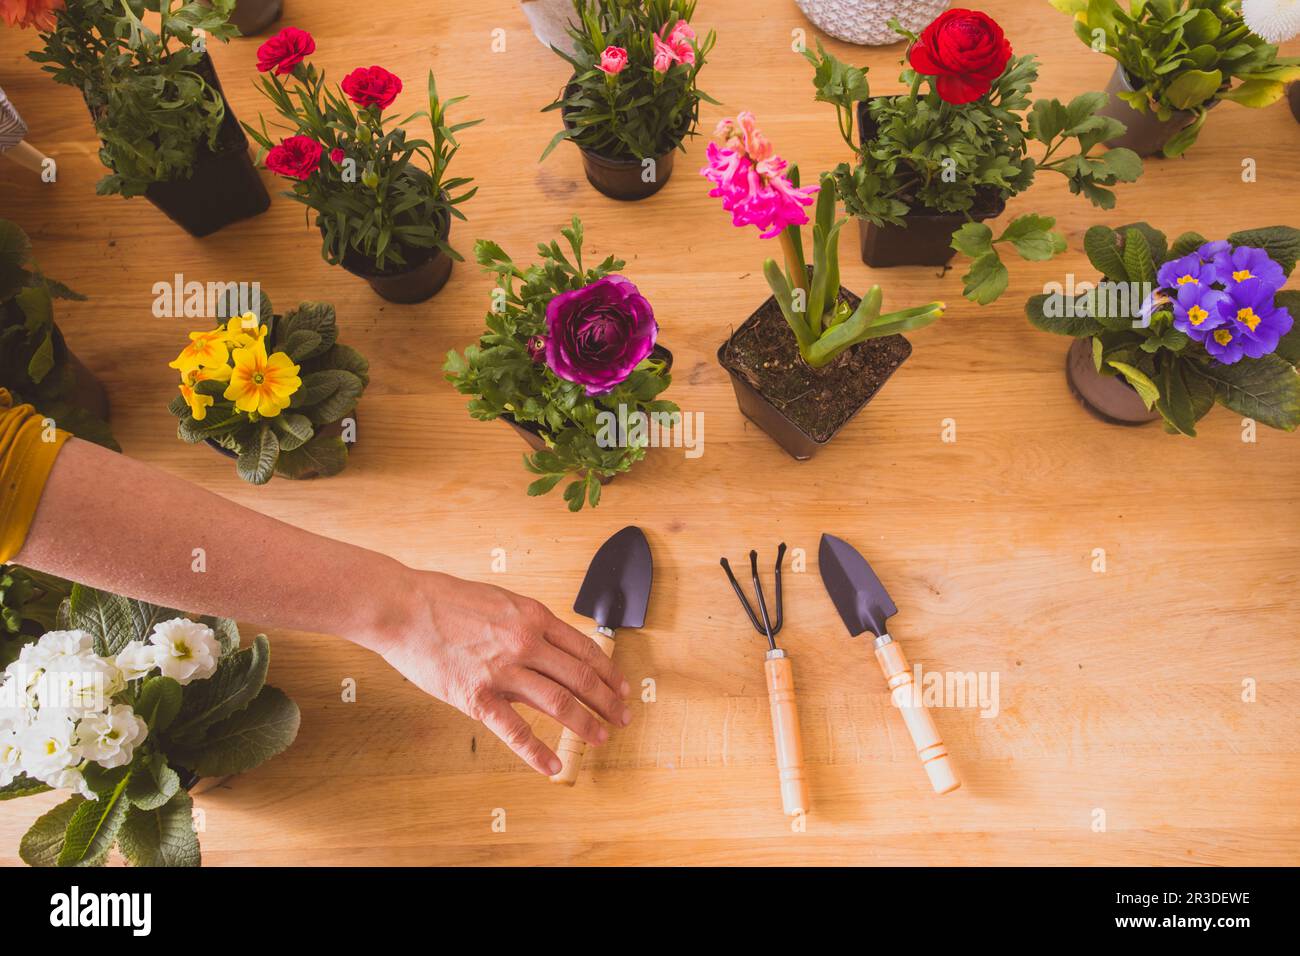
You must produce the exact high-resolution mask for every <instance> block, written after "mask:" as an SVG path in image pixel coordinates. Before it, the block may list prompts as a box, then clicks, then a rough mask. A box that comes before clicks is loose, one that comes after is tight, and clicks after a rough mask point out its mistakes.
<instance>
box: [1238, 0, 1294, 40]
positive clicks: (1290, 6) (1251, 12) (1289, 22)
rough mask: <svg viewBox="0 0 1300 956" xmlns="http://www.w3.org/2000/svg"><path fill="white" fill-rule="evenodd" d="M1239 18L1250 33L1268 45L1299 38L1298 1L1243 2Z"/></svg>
mask: <svg viewBox="0 0 1300 956" xmlns="http://www.w3.org/2000/svg"><path fill="white" fill-rule="evenodd" d="M1241 16H1242V18H1243V19H1244V20H1245V21H1246V26H1248V27H1250V32H1251V33H1253V34H1255V35H1256V36H1258V37H1261V38H1263V39H1265V40H1267V41H1268V42H1269V43H1285V42H1286V41H1287V40H1290V39H1291V38H1292V37H1294V36H1300V0H1244V2H1243V3H1242V5H1241Z"/></svg>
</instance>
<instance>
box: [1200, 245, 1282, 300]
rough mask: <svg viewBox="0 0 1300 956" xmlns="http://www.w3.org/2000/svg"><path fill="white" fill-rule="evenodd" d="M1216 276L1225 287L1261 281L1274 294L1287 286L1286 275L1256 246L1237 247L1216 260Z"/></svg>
mask: <svg viewBox="0 0 1300 956" xmlns="http://www.w3.org/2000/svg"><path fill="white" fill-rule="evenodd" d="M1214 274H1215V276H1216V277H1217V278H1218V280H1219V281H1220V282H1222V283H1223V284H1224V285H1225V286H1229V287H1231V286H1232V285H1234V284H1235V283H1238V282H1246V281H1248V280H1250V279H1260V280H1262V281H1263V282H1264V284H1265V285H1267V286H1269V287H1270V288H1271V289H1272V290H1273V291H1274V292H1276V291H1277V290H1278V289H1280V288H1282V286H1284V285H1286V273H1285V272H1283V271H1282V267H1281V266H1280V265H1278V264H1277V263H1276V262H1274V261H1273V260H1272V259H1271V258H1270V257H1269V254H1268V253H1267V252H1265V251H1264V250H1263V249H1257V248H1255V247H1254V246H1237V247H1236V248H1235V249H1233V250H1232V251H1231V252H1225V253H1223V254H1222V255H1220V256H1219V257H1218V258H1217V259H1215V263H1214Z"/></svg>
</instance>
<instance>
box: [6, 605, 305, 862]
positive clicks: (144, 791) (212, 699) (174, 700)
mask: <svg viewBox="0 0 1300 956" xmlns="http://www.w3.org/2000/svg"><path fill="white" fill-rule="evenodd" d="M181 616H183V615H182V614H181V613H180V612H178V611H175V610H173V609H171V608H165V607H158V606H156V605H152V604H147V603H145V602H143V601H136V600H132V599H130V598H125V597H121V596H120V595H116V594H110V593H107V592H103V591H96V590H95V589H93V588H87V587H85V586H83V585H80V584H77V585H74V586H73V587H72V593H71V595H70V596H69V597H68V599H67V600H66V601H65V602H64V605H63V608H62V610H61V611H60V614H59V621H58V624H59V626H60V627H63V628H82V629H85V630H88V631H90V632H91V633H92V634H94V636H95V651H96V653H99V654H106V655H107V654H114V653H117V652H118V651H120V650H121V649H122V648H124V647H126V646H127V645H128V644H130V643H131V642H133V641H148V639H149V635H150V633H151V632H152V630H153V628H154V626H155V625H156V624H158V623H161V622H162V621H166V620H170V619H173V618H176V617H181ZM196 619H197V620H199V621H200V622H202V623H203V624H206V625H207V626H208V627H210V628H212V630H213V632H214V633H215V634H216V635H217V638H218V642H219V644H220V647H221V657H220V660H219V662H218V664H217V670H216V672H215V673H214V674H213V675H212V676H211V677H209V678H206V679H200V680H194V681H191V682H190V683H188V684H186V685H184V686H182V685H181V684H179V683H178V682H177V681H175V680H173V679H171V678H169V677H164V676H161V675H157V674H155V675H152V676H147V677H144V678H141V679H139V680H135V681H130V682H128V684H127V686H126V688H125V689H124V690H122V691H121V692H120V693H118V694H117V695H116V696H114V698H113V703H114V704H129V705H131V707H132V708H133V709H134V711H135V714H136V716H138V717H140V718H141V719H143V720H144V721H145V723H146V724H147V725H148V728H149V732H148V735H147V737H146V738H145V739H144V740H143V741H142V742H141V743H140V744H138V745H137V746H136V748H135V750H134V753H133V754H132V759H131V762H130V763H129V764H127V765H126V766H123V767H116V768H113V769H111V770H110V769H105V768H103V767H101V766H100V765H98V764H95V763H86V764H85V765H84V766H83V767H82V773H83V775H84V777H85V781H86V785H87V786H88V787H89V788H90V790H91V791H93V792H94V794H95V799H93V800H87V799H85V798H84V797H82V796H80V795H78V796H74V797H72V798H71V799H69V800H67V801H66V802H64V803H61V804H59V805H58V806H57V807H55V808H54V809H53V810H51V811H50V812H48V813H46V814H45V815H44V816H42V817H40V818H39V819H38V820H37V821H36V822H35V823H34V824H33V825H32V827H31V829H30V830H28V831H27V834H26V836H24V837H23V839H22V843H21V846H20V848H19V854H20V856H21V857H22V859H23V860H24V861H25V862H26V863H28V864H29V865H31V866H100V865H103V864H104V862H105V861H106V860H107V859H108V855H109V852H110V851H111V850H112V848H113V847H114V846H115V845H116V846H117V847H118V848H119V849H120V850H121V851H122V855H123V856H124V857H126V859H127V861H128V862H129V863H131V864H132V865H133V866H198V865H199V861H200V854H199V844H198V838H197V837H196V835H195V832H194V827H193V824H192V822H191V812H192V808H193V801H192V800H191V798H190V795H189V793H188V792H187V788H188V787H189V786H192V785H193V784H194V783H195V782H196V781H197V780H198V779H199V778H200V777H203V776H226V775H230V774H236V773H243V772H245V771H247V770H251V769H253V768H254V767H256V766H258V765H260V764H261V763H263V762H265V761H267V760H269V759H271V758H272V757H274V756H276V755H278V754H280V753H281V752H283V751H284V750H285V749H286V748H287V747H288V746H289V745H290V744H291V743H293V740H294V738H295V737H296V736H297V733H298V725H299V721H300V717H299V712H298V707H297V705H296V704H294V702H293V701H292V700H290V699H289V697H288V696H287V695H285V693H284V692H283V691H281V690H278V689H277V688H275V687H272V686H269V685H268V684H266V672H267V664H268V662H269V659H270V645H269V643H268V641H267V639H266V636H265V635H261V634H259V635H258V636H257V637H256V638H254V640H253V643H252V644H251V645H250V646H249V647H246V648H243V649H240V648H239V631H238V629H237V628H236V626H235V623H234V622H233V621H228V620H224V619H221V618H212V617H201V618H196ZM48 789H49V788H48V787H46V786H45V785H44V784H40V783H38V782H36V781H34V780H30V779H28V778H26V777H23V776H19V777H18V778H17V779H15V780H14V781H13V782H12V783H10V784H9V785H8V786H6V787H4V788H0V800H6V799H13V798H16V797H21V796H27V795H29V794H33V793H41V792H44V791H47V790H48Z"/></svg>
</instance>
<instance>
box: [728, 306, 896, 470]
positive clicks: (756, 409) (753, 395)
mask: <svg viewBox="0 0 1300 956" xmlns="http://www.w3.org/2000/svg"><path fill="white" fill-rule="evenodd" d="M840 298H841V299H843V300H844V301H846V302H848V303H849V304H850V305H851V306H853V308H855V309H856V308H857V306H858V303H859V302H861V301H862V300H861V299H859V298H858V297H857V296H856V295H854V294H853V293H852V292H850V291H849V290H848V289H845V288H844V287H843V286H841V287H840ZM775 304H776V298H775V296H772V297H769V298H768V299H767V300H766V301H764V303H763V304H762V305H760V306H759V307H758V308H757V309H755V310H754V312H753V314H752V315H750V317H749V318H747V319H746V320H745V321H744V322H742V323H741V325H740V327H739V328H737V329H736V331H735V332H733V333H732V334H731V338H729V339H727V341H725V342H723V343H722V344H721V345H720V346H718V353H717V355H718V364H719V365H721V366H722V367H723V369H724V370H725V371H726V373H727V375H729V376H730V377H731V387H732V389H734V390H735V393H736V404H737V405H738V406H739V407H740V412H741V414H742V415H744V416H745V417H746V418H748V419H749V420H750V421H751V422H753V423H754V424H755V425H757V426H758V427H759V428H761V429H762V430H763V431H765V432H767V434H768V435H769V436H770V437H771V438H772V439H773V440H774V441H775V442H776V443H777V444H778V445H780V446H781V447H782V448H784V449H785V450H786V452H787V453H788V454H789V455H790V456H791V457H792V458H794V459H796V460H797V461H807V460H808V459H809V458H811V457H813V455H815V454H817V451H818V449H820V448H821V447H822V446H824V445H826V444H827V443H829V442H830V441H832V440H834V438H835V436H836V435H838V434H839V433H840V432H841V431H843V430H844V428H845V426H846V425H848V424H849V422H851V421H853V419H854V418H856V417H857V415H858V413H859V412H861V411H862V409H863V408H864V407H865V406H866V404H867V403H868V402H870V401H871V400H872V399H873V398H875V397H876V395H877V394H878V393H879V392H880V389H881V388H882V387H883V386H884V384H885V382H887V381H888V380H889V378H891V377H893V372H891V373H890V374H889V375H888V376H886V377H885V378H884V379H882V380H881V382H880V384H879V385H877V386H876V388H875V389H874V390H873V391H871V392H869V393H867V394H866V395H865V396H863V399H862V402H861V404H859V405H858V407H857V408H855V409H854V410H853V413H852V414H851V415H849V417H848V418H846V419H845V420H844V421H843V422H842V423H841V424H840V426H839V428H837V429H835V431H834V432H832V433H831V434H830V435H829V436H827V437H826V438H823V439H817V438H814V437H813V436H812V435H810V434H808V433H807V432H806V431H804V430H803V428H801V427H800V426H799V425H798V424H796V423H795V422H794V421H793V420H791V419H790V417H789V416H788V415H786V414H785V412H783V411H782V410H781V409H780V408H778V407H777V406H776V405H774V404H773V403H772V402H771V401H769V400H768V398H767V397H766V396H765V395H763V393H762V392H760V391H759V390H758V389H757V388H755V387H754V386H753V385H752V384H750V382H749V381H748V380H746V378H745V377H744V376H743V375H741V374H739V372H737V371H736V370H735V369H733V368H731V367H730V366H729V365H728V364H727V358H726V356H727V350H728V348H730V346H731V343H732V340H734V339H735V338H736V336H738V335H740V334H741V333H742V332H744V331H745V330H746V328H747V327H749V326H750V325H752V324H754V323H756V322H758V320H759V314H760V313H761V312H763V310H764V309H766V308H768V307H769V306H775ZM890 338H897V339H900V340H901V341H902V342H903V343H904V344H906V346H907V351H906V352H905V353H904V354H903V356H902V358H900V359H899V362H898V365H899V367H901V366H902V364H903V362H905V361H907V359H908V357H909V356H911V354H912V343H910V342H908V341H907V339H905V338H903V337H902V336H901V335H899V336H890ZM871 345H872V340H868V341H867V342H863V343H861V344H859V345H856V346H854V348H870V347H871ZM897 370H898V369H897V368H895V369H894V371H897Z"/></svg>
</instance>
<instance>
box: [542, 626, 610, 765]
mask: <svg viewBox="0 0 1300 956" xmlns="http://www.w3.org/2000/svg"><path fill="white" fill-rule="evenodd" d="M591 639H592V640H593V641H595V642H596V646H597V647H599V648H600V649H601V651H603V652H604V654H605V656H606V657H612V656H613V654H614V638H613V637H611V636H609V635H608V634H602V633H601V632H600V631H599V630H596V631H592V632H591ZM586 752H587V742H586V741H585V740H583V739H582V738H581V737H579V736H578V735H577V734H575V733H574V732H573V731H572V730H570V729H569V728H568V727H565V728H564V733H562V734H560V745H559V746H558V747H556V748H555V755H556V756H557V757H559V758H560V763H561V767H560V772H559V773H557V774H554V775H553V776H552V777H551V783H562V784H564V785H565V786H566V787H572V786H573V785H574V784H575V783H577V782H578V771H579V770H581V769H582V755H583V754H585V753H586Z"/></svg>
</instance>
